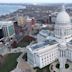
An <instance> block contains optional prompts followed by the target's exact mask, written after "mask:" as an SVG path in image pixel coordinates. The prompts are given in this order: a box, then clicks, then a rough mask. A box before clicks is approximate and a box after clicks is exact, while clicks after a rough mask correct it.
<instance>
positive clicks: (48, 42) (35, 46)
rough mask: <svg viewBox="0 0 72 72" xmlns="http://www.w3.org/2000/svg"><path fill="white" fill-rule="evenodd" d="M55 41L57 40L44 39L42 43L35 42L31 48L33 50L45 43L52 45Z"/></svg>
mask: <svg viewBox="0 0 72 72" xmlns="http://www.w3.org/2000/svg"><path fill="white" fill-rule="evenodd" d="M56 43H57V41H55V40H46V41H44V42H42V43H37V44H36V45H34V46H31V49H32V50H35V49H38V48H42V47H44V46H46V45H53V44H56Z"/></svg>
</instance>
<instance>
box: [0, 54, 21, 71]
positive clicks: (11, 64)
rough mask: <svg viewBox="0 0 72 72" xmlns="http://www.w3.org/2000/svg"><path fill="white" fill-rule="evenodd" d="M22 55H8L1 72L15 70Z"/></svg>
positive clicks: (0, 68) (0, 69)
mask: <svg viewBox="0 0 72 72" xmlns="http://www.w3.org/2000/svg"><path fill="white" fill-rule="evenodd" d="M20 54H21V53H12V54H8V55H7V57H6V60H5V62H4V64H3V65H2V66H1V67H0V72H10V71H11V70H13V69H14V68H15V67H16V65H17V61H16V59H17V58H18V57H19V55H20Z"/></svg>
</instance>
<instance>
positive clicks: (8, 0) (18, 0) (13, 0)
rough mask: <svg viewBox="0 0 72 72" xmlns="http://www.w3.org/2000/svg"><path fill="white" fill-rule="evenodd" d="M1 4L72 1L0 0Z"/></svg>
mask: <svg viewBox="0 0 72 72" xmlns="http://www.w3.org/2000/svg"><path fill="white" fill-rule="evenodd" d="M0 3H72V0H0Z"/></svg>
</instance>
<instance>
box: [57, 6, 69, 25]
mask: <svg viewBox="0 0 72 72" xmlns="http://www.w3.org/2000/svg"><path fill="white" fill-rule="evenodd" d="M68 23H70V16H69V14H68V13H67V12H66V10H65V7H64V6H62V10H61V12H59V13H58V15H57V18H56V24H68Z"/></svg>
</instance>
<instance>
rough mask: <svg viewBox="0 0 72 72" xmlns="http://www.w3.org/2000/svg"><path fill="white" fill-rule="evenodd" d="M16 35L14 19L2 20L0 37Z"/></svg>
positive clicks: (0, 22)
mask: <svg viewBox="0 0 72 72" xmlns="http://www.w3.org/2000/svg"><path fill="white" fill-rule="evenodd" d="M14 36H15V31H14V25H13V22H12V21H0V39H1V38H13V37H14Z"/></svg>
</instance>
